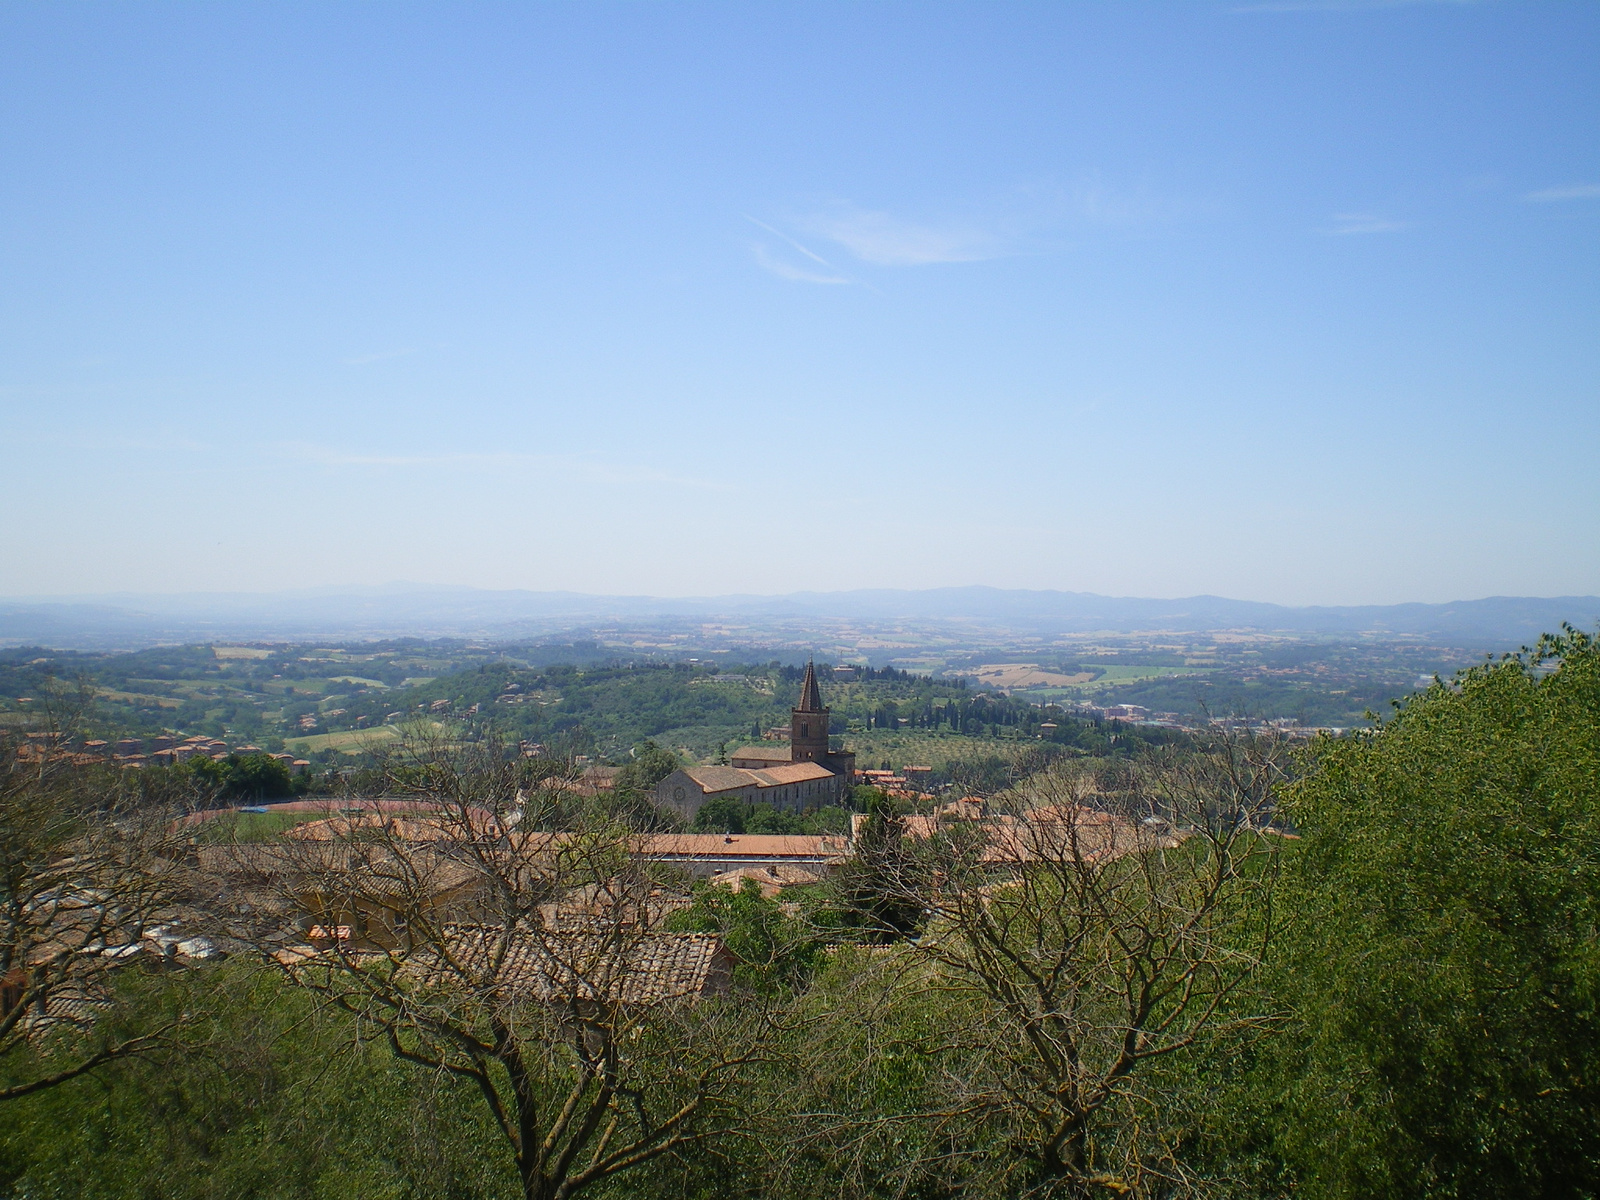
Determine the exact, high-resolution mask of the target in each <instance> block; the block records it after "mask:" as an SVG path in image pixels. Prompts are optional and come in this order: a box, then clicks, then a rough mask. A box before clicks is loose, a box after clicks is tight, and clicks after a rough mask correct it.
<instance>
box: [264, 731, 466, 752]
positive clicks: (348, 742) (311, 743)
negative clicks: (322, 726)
mask: <svg viewBox="0 0 1600 1200" xmlns="http://www.w3.org/2000/svg"><path fill="white" fill-rule="evenodd" d="M441 728H442V727H441ZM399 736H400V731H399V730H398V729H396V728H395V727H394V726H393V725H380V726H378V727H376V728H374V729H345V730H341V731H339V732H337V733H314V734H311V735H309V736H307V737H297V738H285V739H284V741H283V745H284V748H285V749H286V750H292V751H293V752H294V753H296V754H315V753H317V751H319V750H338V751H340V752H342V753H344V754H360V753H362V752H363V751H365V750H370V749H374V748H376V747H378V746H381V745H383V744H384V743H386V742H392V741H394V740H395V739H396V738H398V737H399Z"/></svg>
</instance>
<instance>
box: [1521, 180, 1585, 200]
mask: <svg viewBox="0 0 1600 1200" xmlns="http://www.w3.org/2000/svg"><path fill="white" fill-rule="evenodd" d="M1523 199H1524V200H1528V201H1531V202H1532V203H1534V204H1550V203H1553V202H1555V201H1558V200H1600V183H1575V184H1572V185H1570V186H1568V187H1553V188H1543V189H1542V190H1540V191H1537V192H1529V193H1528V194H1527V195H1526V196H1524V197H1523Z"/></svg>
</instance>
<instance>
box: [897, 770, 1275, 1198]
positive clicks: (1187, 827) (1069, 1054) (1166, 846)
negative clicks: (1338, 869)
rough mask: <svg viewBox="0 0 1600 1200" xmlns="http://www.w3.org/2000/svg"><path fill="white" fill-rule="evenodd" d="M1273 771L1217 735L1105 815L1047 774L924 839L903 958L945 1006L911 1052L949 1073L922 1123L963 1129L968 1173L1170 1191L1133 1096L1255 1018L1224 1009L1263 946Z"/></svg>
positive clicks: (1073, 781)
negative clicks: (1170, 1064) (1164, 1070)
mask: <svg viewBox="0 0 1600 1200" xmlns="http://www.w3.org/2000/svg"><path fill="white" fill-rule="evenodd" d="M1282 762H1283V754H1282V749H1281V747H1280V746H1278V745H1276V744H1272V743H1249V742H1239V741H1225V742H1222V743H1220V744H1218V745H1217V746H1215V747H1214V748H1213V749H1212V750H1211V751H1210V752H1209V753H1205V754H1201V755H1197V756H1190V757H1188V758H1185V759H1175V760H1170V761H1167V762H1164V763H1161V764H1159V765H1156V764H1145V765H1143V766H1141V767H1139V768H1138V769H1137V770H1136V771H1135V772H1133V775H1134V779H1133V780H1125V781H1124V787H1123V789H1122V791H1121V805H1120V807H1121V809H1122V811H1120V812H1110V811H1107V810H1106V809H1105V808H1103V807H1101V806H1100V805H1099V804H1098V803H1097V801H1099V800H1101V799H1102V797H1101V796H1100V795H1099V794H1098V793H1097V792H1096V790H1095V788H1094V783H1093V777H1092V776H1091V775H1089V774H1087V773H1085V772H1082V771H1073V770H1071V769H1062V768H1059V767H1058V768H1055V769H1052V770H1051V771H1049V772H1046V773H1045V774H1043V775H1041V776H1038V777H1035V778H1034V779H1033V780H1031V781H1029V783H1028V784H1026V785H1024V786H1023V787H1021V788H1019V789H1018V790H1016V791H1015V792H1013V793H1011V794H1010V796H1009V797H1008V799H1009V800H1010V801H1011V803H1010V805H1009V807H1007V806H1005V805H1001V806H999V807H1000V808H1002V809H1004V810H1005V811H1001V812H998V813H994V814H992V815H991V816H990V817H989V818H988V819H987V820H984V821H980V822H968V823H963V824H958V825H953V826H951V827H949V828H945V829H942V830H939V831H938V832H936V833H935V834H934V835H933V836H932V837H930V838H929V839H928V840H927V841H926V843H925V844H924V846H923V848H922V853H921V855H920V856H919V866H918V871H917V876H916V879H915V880H914V881H913V883H914V894H916V895H917V896H918V897H919V898H920V899H921V902H922V903H923V904H924V906H925V909H926V912H927V914H928V925H927V929H926V932H925V933H924V934H923V935H922V936H921V937H920V938H918V939H917V940H916V941H915V942H913V943H911V944H910V945H909V946H908V947H907V948H905V949H904V950H903V951H901V964H902V968H903V970H904V972H905V979H906V985H907V986H911V987H914V988H915V989H921V990H929V991H937V992H940V993H942V994H944V995H945V996H946V997H947V998H948V1003H949V1004H950V1006H951V1008H950V1011H951V1013H952V1015H953V1019H952V1020H951V1022H950V1023H949V1024H948V1026H947V1027H945V1028H942V1029H941V1030H940V1031H939V1033H938V1035H937V1037H935V1038H931V1039H928V1038H925V1039H924V1042H925V1045H924V1049H925V1050H926V1051H927V1052H929V1053H934V1054H937V1055H939V1056H941V1058H942V1060H943V1061H944V1062H945V1063H947V1064H948V1066H947V1069H946V1072H945V1078H944V1083H943V1092H944V1097H945V1098H944V1100H943V1101H942V1102H941V1103H940V1104H939V1105H938V1106H936V1109H935V1111H932V1112H929V1113H928V1114H926V1117H927V1118H928V1119H930V1120H933V1121H935V1122H936V1123H938V1124H939V1125H940V1127H941V1128H944V1129H949V1128H952V1127H954V1126H956V1125H958V1124H962V1123H966V1124H967V1125H968V1126H969V1127H970V1128H971V1129H973V1130H976V1131H979V1132H974V1133H973V1134H972V1143H971V1145H970V1147H969V1150H968V1151H967V1153H966V1154H965V1157H966V1159H967V1165H968V1167H969V1168H971V1169H973V1170H976V1171H979V1172H987V1173H989V1174H991V1175H997V1176H1001V1177H1004V1178H1005V1179H1006V1180H1007V1186H1012V1185H1015V1186H1018V1187H1022V1188H1023V1189H1024V1190H1036V1191H1037V1192H1038V1193H1039V1194H1058V1195H1070V1196H1092V1195H1101V1194H1113V1195H1120V1194H1154V1193H1156V1192H1164V1193H1166V1194H1171V1193H1172V1192H1173V1191H1174V1190H1179V1191H1181V1190H1182V1189H1183V1187H1184V1186H1185V1182H1186V1181H1185V1179H1184V1172H1183V1168H1182V1166H1181V1164H1180V1163H1179V1162H1178V1161H1177V1159H1176V1158H1175V1157H1174V1156H1173V1155H1172V1154H1171V1153H1170V1152H1169V1150H1168V1148H1167V1147H1166V1146H1165V1144H1164V1142H1163V1138H1162V1134H1161V1121H1160V1120H1159V1113H1158V1111H1157V1110H1158V1109H1159V1105H1158V1103H1157V1101H1156V1098H1155V1097H1153V1096H1152V1095H1151V1093H1150V1092H1149V1091H1148V1090H1147V1089H1146V1088H1145V1087H1144V1086H1143V1085H1144V1081H1145V1077H1146V1076H1147V1074H1148V1072H1149V1068H1150V1067H1151V1066H1152V1065H1153V1064H1155V1063H1156V1062H1157V1061H1158V1060H1162V1059H1168V1058H1170V1057H1171V1056H1173V1055H1176V1054H1178V1053H1180V1052H1182V1051H1185V1050H1187V1049H1190V1048H1192V1047H1196V1046H1197V1045H1199V1044H1201V1043H1205V1042H1207V1041H1210V1040H1212V1039H1216V1038H1218V1037H1220V1036H1222V1035H1224V1034H1226V1033H1228V1032H1230V1031H1238V1030H1240V1029H1241V1028H1243V1027H1249V1026H1259V1025H1261V1024H1263V1023H1266V1022H1267V1021H1268V1018H1267V1017H1266V1016H1265V1015H1264V1014H1260V1013H1256V1012H1251V1011H1248V1010H1247V1008H1244V1007H1241V1006H1239V1005H1237V1004H1236V1003H1235V998H1236V997H1237V996H1238V995H1239V994H1240V990H1241V988H1242V985H1243V984H1244V983H1245V982H1246V981H1247V980H1248V979H1249V978H1250V976H1251V974H1252V973H1253V972H1254V971H1255V969H1256V967H1257V966H1258V963H1259V961H1260V958H1261V956H1262V954H1263V953H1264V950H1265V948H1266V945H1267V943H1268V941H1269V940H1270V939H1271V938H1272V937H1273V935H1274V928H1275V920H1274V912H1273V899H1272V897H1273V884H1274V880H1275V875H1276V871H1275V863H1276V848H1277V845H1278V844H1279V841H1280V838H1279V837H1278V836H1277V835H1276V834H1274V833H1273V832H1272V831H1271V830H1270V829H1269V828H1267V826H1268V823H1269V822H1270V819H1271V815H1272V798H1273V789H1274V786H1275V785H1276V783H1277V782H1278V780H1279V777H1280V775H1281V771H1282ZM908 894H911V893H910V890H909V889H908ZM957 1014H958V1015H957ZM995 1182H998V1181H995Z"/></svg>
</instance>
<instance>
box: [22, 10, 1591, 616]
mask: <svg viewBox="0 0 1600 1200" xmlns="http://www.w3.org/2000/svg"><path fill="white" fill-rule="evenodd" d="M1597 64H1600V6H1595V5H1590V4H1579V3H1572V4H1551V5H1524V4H1509V3H1355V2H1351V3H1335V2H1331V0H1330V2H1327V3H1321V2H1315V0H1307V2H1305V3H1297V2H1293V0H1289V2H1285V3H1263V4H1251V3H1243V4H1209V3H1188V4H1161V5H1154V4H1152V5H1141V4H1124V3H1118V4H1111V3H1107V4H1103V5H1090V4H1061V3H1051V4H1038V5H1030V4H1007V5H1000V4H988V3H985V4H972V5H955V4H930V3H918V4H882V3H878V4H868V3H851V4H826V3H810V4H779V3H763V4H740V5H734V4H726V5H719V4H692V3H673V4H664V3H662V4H644V3H629V4H599V3H592V4H583V5H578V4H570V5H557V4H545V5H530V4H514V5H493V4H472V5H463V4H450V5H445V4H438V5H415V4H380V3H361V4H315V5H295V4H288V3H272V4H262V5H251V4H240V3H231V4H206V5H202V4H141V3H122V4H114V5H112V4H74V5H61V4H32V5H30V4H11V5H8V6H6V7H5V8H3V9H0V438H3V440H4V444H5V446H6V450H7V452H6V455H5V462H6V469H5V471H4V472H3V473H0V507H3V512H4V517H5V519H4V520H3V521H0V594H7V595H37V594H69V593H90V592H102V591H111V590H137V591H183V590H197V589H206V590H235V589H238V590H256V589H271V588H278V587H291V586H293V587H298V586H314V585H324V584H329V585H331V584H351V583H381V582H387V581H391V580H401V579H403V580H417V581H425V582H449V583H462V584H471V585H475V586H483V587H525V588H534V589H541V590H543V589H555V588H569V589H575V590H581V591H597V592H622V593H634V594H637V593H653V594H658V595H685V594H709V593H721V592H734V591H738V592H783V591H789V590H796V589H801V588H818V589H827V590H831V589H835V588H848V587H858V586H861V587H868V586H870V587H879V586H906V587H924V586H939V585H946V584H967V583H984V584H992V585H995V586H1002V587H1037V588H1063V589H1070V590H1087V591H1099V592H1110V593H1116V594H1137V595H1157V596H1174V595H1185V594H1191V593H1197V592H1213V593H1219V594H1225V595H1232V596H1239V597H1247V598H1251V599H1264V600H1276V601H1281V602H1287V603H1369V602H1370V603H1378V602H1392V601H1401V600H1426V601H1439V600H1447V599H1453V598H1462V597H1474V596H1482V595H1491V594H1528V595H1556V594H1564V593H1596V592H1600V466H1597V461H1600V457H1597V453H1596V448H1597V447H1600V321H1597V316H1600V303H1597V293H1600V270H1597V268H1600V262H1597V257H1600V256H1597V253H1596V250H1597V246H1600V66H1597Z"/></svg>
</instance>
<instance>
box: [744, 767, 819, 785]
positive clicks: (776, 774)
mask: <svg viewBox="0 0 1600 1200" xmlns="http://www.w3.org/2000/svg"><path fill="white" fill-rule="evenodd" d="M750 774H752V775H754V776H756V777H757V778H759V779H760V780H761V781H762V782H763V783H765V784H766V785H767V786H768V787H779V786H781V785H783V784H786V783H806V782H809V781H810V780H813V779H832V778H833V772H832V771H830V770H828V768H827V767H825V766H823V765H822V764H821V763H814V762H800V763H786V764H784V765H783V766H781V767H763V768H762V769H761V770H759V771H751V772H750Z"/></svg>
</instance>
